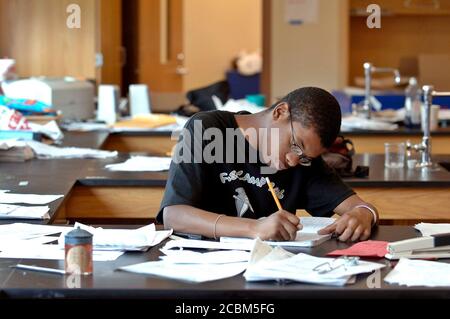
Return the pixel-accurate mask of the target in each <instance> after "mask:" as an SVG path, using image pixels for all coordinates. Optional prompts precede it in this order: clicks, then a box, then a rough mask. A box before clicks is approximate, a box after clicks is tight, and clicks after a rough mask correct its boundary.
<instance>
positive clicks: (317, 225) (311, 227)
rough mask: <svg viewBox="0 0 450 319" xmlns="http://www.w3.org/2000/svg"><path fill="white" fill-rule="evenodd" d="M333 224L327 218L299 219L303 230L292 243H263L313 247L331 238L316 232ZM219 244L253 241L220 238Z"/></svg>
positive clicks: (332, 219) (333, 220)
mask: <svg viewBox="0 0 450 319" xmlns="http://www.w3.org/2000/svg"><path fill="white" fill-rule="evenodd" d="M334 222H335V219H334V218H327V217H300V223H301V224H302V225H303V228H302V229H301V230H299V231H298V232H297V236H296V238H295V240H293V241H270V240H266V241H264V242H265V243H267V244H269V245H271V246H283V247H315V246H318V245H320V244H322V243H323V242H325V241H327V240H328V239H330V238H331V234H328V235H319V234H318V233H317V232H318V231H319V230H321V229H322V228H325V227H327V226H329V225H331V224H333V223H334ZM220 241H221V242H224V243H242V244H245V243H247V242H248V241H253V239H250V238H237V237H221V238H220Z"/></svg>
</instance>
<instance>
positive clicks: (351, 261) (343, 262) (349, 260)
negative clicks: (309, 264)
mask: <svg viewBox="0 0 450 319" xmlns="http://www.w3.org/2000/svg"><path fill="white" fill-rule="evenodd" d="M358 264H359V257H348V256H341V257H339V258H336V259H333V260H332V261H331V262H326V263H323V264H320V265H317V266H316V267H314V269H313V270H314V271H317V272H318V273H319V274H327V273H329V272H332V271H333V270H336V269H338V268H341V267H343V268H344V270H347V267H351V266H357V265H358Z"/></svg>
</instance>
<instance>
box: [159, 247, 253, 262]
mask: <svg viewBox="0 0 450 319" xmlns="http://www.w3.org/2000/svg"><path fill="white" fill-rule="evenodd" d="M161 252H162V253H164V254H165V256H161V257H160V258H161V259H162V260H164V261H166V262H170V263H173V264H229V263H236V262H247V261H248V260H249V258H250V252H248V251H242V250H225V251H224V250H219V251H212V252H206V253H200V252H196V251H192V250H163V249H161Z"/></svg>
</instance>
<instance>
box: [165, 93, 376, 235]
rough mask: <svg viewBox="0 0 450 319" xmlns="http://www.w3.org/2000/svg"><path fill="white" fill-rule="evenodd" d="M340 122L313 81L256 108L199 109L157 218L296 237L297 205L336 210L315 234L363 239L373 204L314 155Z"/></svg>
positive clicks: (206, 231) (208, 229) (215, 230)
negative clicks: (236, 110) (329, 222)
mask: <svg viewBox="0 0 450 319" xmlns="http://www.w3.org/2000/svg"><path fill="white" fill-rule="evenodd" d="M340 125H341V112H340V107H339V104H338V103H337V101H336V99H335V98H334V97H333V96H332V95H331V94H330V93H328V92H327V91H325V90H323V89H320V88H315V87H304V88H300V89H297V90H295V91H293V92H291V93H289V94H288V95H286V96H285V97H284V98H283V99H282V100H281V101H279V102H278V103H276V104H275V105H273V106H272V107H271V108H269V109H266V110H263V111H261V112H259V113H255V114H249V113H245V112H244V113H242V112H241V113H231V112H226V111H210V112H201V113H197V114H196V115H195V116H193V117H192V118H191V119H190V120H189V122H188V123H187V124H186V127H185V129H184V130H183V132H182V134H181V137H180V140H179V143H178V144H177V147H176V150H175V154H174V157H173V162H172V164H171V166H170V171H169V178H168V180H167V184H166V191H165V194H164V198H163V200H162V203H161V208H160V211H159V213H158V216H157V220H158V221H159V222H163V223H164V226H165V227H166V228H173V229H174V230H175V231H179V232H185V233H193V234H200V235H203V236H207V237H212V238H218V237H220V236H233V237H251V238H256V237H259V238H261V239H263V240H279V241H282V240H293V239H294V238H295V236H296V232H297V230H298V229H301V227H302V226H301V225H300V223H299V218H298V217H296V216H295V212H296V210H297V209H305V210H306V211H307V212H309V213H310V214H311V215H313V216H324V217H325V216H327V217H329V216H332V215H333V213H336V214H338V215H340V218H338V219H337V221H336V222H335V223H334V224H332V225H330V226H328V227H326V228H324V229H322V230H321V231H320V233H321V234H327V233H335V234H337V235H338V237H339V239H340V240H341V241H347V240H351V241H357V240H366V239H368V238H369V236H370V233H371V229H372V227H373V226H374V225H375V224H376V223H377V221H378V214H377V211H376V209H375V208H374V207H373V206H372V205H370V204H368V203H367V202H364V201H363V200H362V199H361V198H359V197H358V195H356V194H355V192H354V191H353V190H352V189H351V188H349V187H348V186H347V185H346V184H345V183H344V182H342V181H341V179H340V178H339V177H338V176H337V174H336V173H335V172H334V171H333V170H332V169H331V168H329V167H328V166H327V165H326V164H325V163H324V161H323V160H322V158H321V156H320V155H321V154H322V153H324V152H325V151H326V150H327V148H329V147H330V146H331V145H332V143H333V142H334V140H335V139H336V137H337V135H338V133H339V130H340ZM233 132H234V135H232V133H233ZM255 154H256V156H254V155H255ZM255 157H256V159H255ZM266 176H268V177H270V181H271V184H272V185H273V186H274V189H275V190H276V194H277V197H278V198H279V201H280V203H281V206H282V208H283V209H281V210H280V209H278V208H277V206H276V204H275V201H274V199H273V197H272V195H271V193H270V191H269V188H268V185H267V183H266V180H265V177H266ZM262 217H265V218H262Z"/></svg>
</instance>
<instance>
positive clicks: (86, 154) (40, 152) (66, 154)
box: [24, 141, 118, 159]
mask: <svg viewBox="0 0 450 319" xmlns="http://www.w3.org/2000/svg"><path fill="white" fill-rule="evenodd" d="M24 143H26V145H28V146H30V147H31V148H32V149H33V151H34V152H35V153H36V155H37V156H38V158H47V159H48V158H112V157H116V156H117V154H118V153H117V152H116V151H114V152H110V151H102V150H96V149H91V148H79V147H56V146H52V145H47V144H44V143H40V142H37V141H26V142H24Z"/></svg>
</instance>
